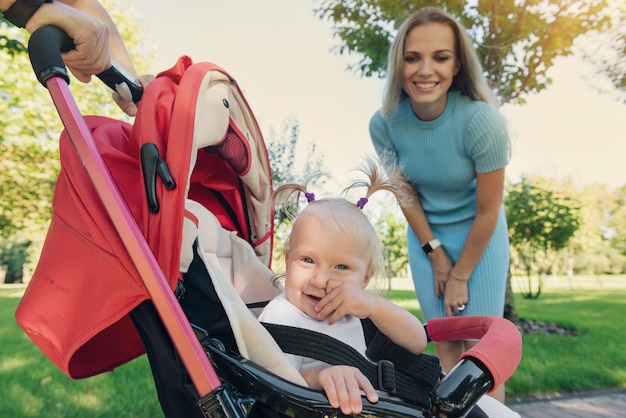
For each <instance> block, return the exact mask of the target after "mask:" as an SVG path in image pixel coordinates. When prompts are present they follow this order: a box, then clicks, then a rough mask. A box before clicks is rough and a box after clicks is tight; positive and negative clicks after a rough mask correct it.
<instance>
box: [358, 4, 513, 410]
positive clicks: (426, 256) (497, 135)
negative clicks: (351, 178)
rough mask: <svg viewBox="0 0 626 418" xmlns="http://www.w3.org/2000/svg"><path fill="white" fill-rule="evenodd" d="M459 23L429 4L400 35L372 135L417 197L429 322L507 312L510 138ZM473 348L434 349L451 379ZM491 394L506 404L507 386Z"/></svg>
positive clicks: (420, 272) (418, 261)
mask: <svg viewBox="0 0 626 418" xmlns="http://www.w3.org/2000/svg"><path fill="white" fill-rule="evenodd" d="M494 102H495V101H494V99H493V97H492V94H491V91H490V89H489V87H488V84H487V80H486V78H485V76H484V75H483V72H482V70H481V68H480V65H479V60H478V56H477V54H476V51H475V50H474V49H473V47H472V43H471V41H470V39H469V36H468V35H467V33H466V31H465V29H464V28H463V27H462V26H461V24H460V23H459V22H458V21H457V20H456V19H455V18H454V17H453V16H451V15H449V14H448V13H447V12H445V11H443V10H441V9H437V8H433V7H427V8H424V9H421V10H419V11H417V12H415V13H414V14H412V15H411V16H410V17H409V18H408V19H407V20H406V21H405V22H404V23H403V24H402V26H401V27H400V29H399V30H398V35H397V36H396V38H395V40H394V42H393V43H392V45H391V49H390V51H389V64H388V68H387V86H386V90H385V96H384V98H383V105H382V108H381V109H380V110H379V111H378V112H376V113H375V114H374V116H372V118H371V120H370V136H371V138H372V142H373V144H374V148H375V149H376V152H377V153H378V155H379V157H380V158H381V159H382V160H383V161H390V162H391V166H392V167H393V168H395V167H399V169H400V170H401V172H402V175H403V176H404V178H405V181H406V182H407V183H408V185H409V188H410V189H411V190H412V192H413V199H411V201H410V202H409V203H408V204H407V203H406V202H400V204H401V209H402V211H403V213H404V216H405V218H406V220H407V222H408V224H409V226H410V228H409V229H408V234H407V246H408V251H409V265H410V267H411V273H412V275H413V280H414V283H415V290H416V294H417V298H418V299H419V302H420V306H421V309H422V313H423V314H424V319H425V320H426V321H428V320H430V319H432V318H438V317H444V316H452V315H464V316H472V315H489V316H499V317H501V316H502V315H503V313H504V294H505V289H506V280H507V271H508V260H509V253H508V230H507V225H506V217H505V214H504V206H503V192H504V179H505V174H504V168H505V167H506V165H507V164H508V161H509V151H510V150H509V139H508V134H507V127H506V124H505V122H504V119H503V118H502V117H501V116H500V114H499V112H498V111H497V110H496V108H495V106H494ZM473 345H475V342H469V341H444V342H438V343H436V344H435V348H436V352H437V356H438V357H439V359H440V360H441V364H442V367H443V369H444V371H446V372H448V371H450V370H451V369H452V367H454V365H455V364H456V360H457V359H458V358H459V357H460V356H461V354H462V353H464V352H465V351H466V350H468V349H469V348H471V347H472V346H473ZM494 397H496V398H497V399H499V400H500V401H504V389H503V388H500V389H499V390H497V391H496V393H494Z"/></svg>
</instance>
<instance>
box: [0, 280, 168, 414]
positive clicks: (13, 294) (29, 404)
mask: <svg viewBox="0 0 626 418" xmlns="http://www.w3.org/2000/svg"><path fill="white" fill-rule="evenodd" d="M23 290H24V287H23V286H8V285H2V286H0V341H1V343H0V387H1V388H2V389H1V390H2V396H0V417H12V418H21V417H43V416H45V417H48V418H57V417H58V418H85V417H89V418H97V417H98V418H99V417H102V418H105V417H106V418H109V417H111V418H118V417H120V418H121V417H124V418H132V417H141V418H146V417H162V416H163V413H162V412H161V407H160V405H159V402H158V400H157V397H156V390H155V388H154V381H153V380H152V374H151V372H150V366H149V364H148V360H147V358H146V357H145V356H142V357H140V358H139V359H137V360H134V361H132V362H130V363H128V364H126V365H124V366H122V367H120V368H118V369H116V370H115V371H114V372H113V373H106V374H102V375H99V376H95V377H92V378H89V379H83V380H71V379H70V378H68V377H67V376H66V375H65V374H64V373H62V372H61V371H59V370H58V369H57V368H56V366H54V365H53V364H52V363H51V362H50V361H49V360H48V359H47V358H46V357H45V356H44V355H43V353H42V352H41V351H39V349H38V348H37V347H36V346H35V345H34V344H33V343H32V342H31V340H30V339H29V338H28V337H27V336H26V334H25V333H24V332H23V331H22V330H21V329H20V328H19V327H18V326H17V324H16V323H15V317H14V313H15V309H16V307H17V304H18V302H19V300H20V299H19V298H20V297H21V295H22V293H23Z"/></svg>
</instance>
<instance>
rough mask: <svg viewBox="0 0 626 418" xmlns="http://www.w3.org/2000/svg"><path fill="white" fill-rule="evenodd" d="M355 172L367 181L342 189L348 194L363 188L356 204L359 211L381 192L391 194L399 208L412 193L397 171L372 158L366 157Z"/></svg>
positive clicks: (354, 183)
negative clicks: (363, 193) (355, 189)
mask: <svg viewBox="0 0 626 418" xmlns="http://www.w3.org/2000/svg"><path fill="white" fill-rule="evenodd" d="M357 170H358V171H360V172H361V173H363V174H365V175H366V176H367V180H355V181H353V182H352V183H350V184H349V185H348V186H347V187H346V188H345V189H344V193H348V192H349V191H350V190H352V189H354V188H360V187H363V188H365V195H364V196H363V197H361V198H360V199H359V200H358V201H357V202H356V204H357V206H359V207H360V208H361V209H363V206H364V205H365V203H367V201H368V200H369V198H370V197H371V196H372V195H373V194H374V193H376V192H379V191H381V190H385V191H388V192H391V193H393V195H394V196H395V197H396V199H397V200H398V202H399V203H400V206H403V204H402V202H404V201H408V200H409V198H410V197H411V196H412V195H413V193H414V192H413V188H412V187H411V185H410V184H409V182H408V181H407V180H406V179H405V178H404V176H403V175H402V173H401V172H400V170H399V169H397V168H394V167H392V166H391V165H389V164H383V163H381V162H379V161H378V160H377V159H375V158H374V157H371V156H367V157H366V158H365V162H364V165H363V167H360V168H358V169H357Z"/></svg>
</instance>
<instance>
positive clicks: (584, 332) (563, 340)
mask: <svg viewBox="0 0 626 418" xmlns="http://www.w3.org/2000/svg"><path fill="white" fill-rule="evenodd" d="M517 285H520V283H519V282H516V281H515V280H514V283H513V286H514V290H515V289H516V288H517ZM407 287H410V286H407ZM412 296H413V293H412V288H411V289H409V290H394V291H393V292H392V293H391V294H390V295H389V297H390V298H391V299H393V300H394V301H395V302H396V303H398V304H399V305H401V306H403V307H405V308H406V309H409V310H411V311H412V312H413V313H415V314H416V315H417V316H418V317H421V314H420V312H419V305H418V304H417V302H416V301H414V299H412ZM515 305H516V308H517V310H518V314H519V316H520V317H521V318H524V319H529V320H536V321H544V322H548V323H555V324H557V325H559V326H563V327H568V328H574V329H575V330H576V331H577V335H576V336H571V335H532V334H524V335H523V336H522V340H523V348H522V361H521V363H520V365H519V367H518V369H517V371H516V372H515V374H514V375H513V377H512V378H511V379H510V380H509V381H508V382H507V385H506V392H507V397H508V398H515V397H522V396H528V395H543V394H557V393H565V392H571V391H580V390H589V389H600V388H615V387H626V340H625V339H624V313H625V312H626V311H625V309H624V307H625V306H626V276H623V275H622V276H602V277H598V278H596V277H576V278H575V287H574V290H569V286H568V285H567V283H566V279H565V278H563V277H561V278H558V279H556V280H555V279H553V278H551V277H550V278H548V281H547V282H546V284H545V287H544V291H543V293H542V294H541V296H540V297H539V299H534V300H530V299H523V298H522V297H521V296H520V295H519V294H518V293H516V294H515Z"/></svg>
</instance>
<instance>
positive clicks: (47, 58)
mask: <svg viewBox="0 0 626 418" xmlns="http://www.w3.org/2000/svg"><path fill="white" fill-rule="evenodd" d="M71 49H74V41H73V40H72V38H70V37H69V36H67V34H66V33H65V32H63V31H62V30H61V29H59V28H57V27H56V26H43V27H41V28H39V29H37V30H36V31H35V32H33V34H32V35H31V37H30V40H29V41H28V54H29V55H30V63H31V64H32V66H33V70H34V71H35V75H36V76H37V80H39V82H40V83H41V84H43V85H44V86H45V85H46V84H45V83H46V80H48V79H49V78H50V77H52V76H60V77H63V78H64V79H65V81H66V82H67V83H68V84H69V83H70V77H69V74H68V73H67V68H65V64H64V63H63V59H62V58H61V52H66V51H69V50H71Z"/></svg>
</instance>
